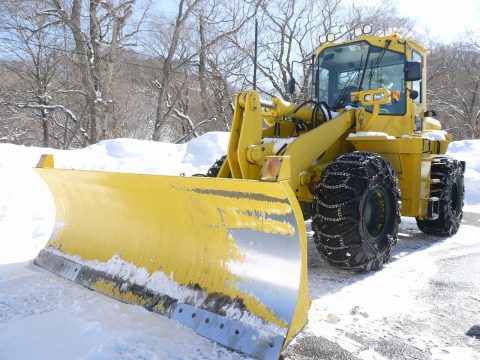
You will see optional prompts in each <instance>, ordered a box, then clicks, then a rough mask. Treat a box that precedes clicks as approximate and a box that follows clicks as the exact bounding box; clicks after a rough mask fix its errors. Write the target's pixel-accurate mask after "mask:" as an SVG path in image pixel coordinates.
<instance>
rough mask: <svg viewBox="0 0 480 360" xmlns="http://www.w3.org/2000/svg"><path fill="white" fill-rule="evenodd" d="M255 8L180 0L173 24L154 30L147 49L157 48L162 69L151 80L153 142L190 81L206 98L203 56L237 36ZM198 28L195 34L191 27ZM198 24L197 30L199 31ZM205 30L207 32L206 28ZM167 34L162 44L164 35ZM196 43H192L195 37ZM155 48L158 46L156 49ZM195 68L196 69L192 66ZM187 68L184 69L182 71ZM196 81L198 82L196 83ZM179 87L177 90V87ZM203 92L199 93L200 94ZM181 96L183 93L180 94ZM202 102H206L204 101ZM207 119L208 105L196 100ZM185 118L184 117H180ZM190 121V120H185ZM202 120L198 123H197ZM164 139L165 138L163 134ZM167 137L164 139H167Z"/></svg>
mask: <svg viewBox="0 0 480 360" xmlns="http://www.w3.org/2000/svg"><path fill="white" fill-rule="evenodd" d="M256 8H257V4H256V2H253V3H249V2H245V1H226V0H225V1H221V0H192V1H188V0H180V2H179V5H178V10H177V14H176V18H175V20H174V23H173V24H172V25H170V26H167V27H166V28H167V29H168V30H167V31H166V30H165V28H160V29H157V33H156V34H157V42H155V45H157V46H155V45H154V46H151V48H152V50H153V48H155V49H158V48H160V51H161V52H160V54H159V55H160V56H161V59H162V60H161V61H162V65H161V68H160V71H159V73H158V75H157V78H156V79H155V84H156V85H157V88H158V97H157V100H158V102H157V112H156V118H155V125H154V131H153V136H152V139H153V140H157V141H158V140H160V139H161V137H162V131H163V130H164V128H165V125H166V123H167V120H168V119H169V118H172V114H176V116H177V118H178V114H179V112H180V110H179V109H176V108H175V107H176V105H177V103H178V100H179V98H180V96H181V94H182V89H183V87H185V86H187V85H188V86H191V83H192V80H193V79H195V82H197V81H200V84H199V87H200V91H203V92H204V95H205V98H207V95H206V91H207V90H206V72H207V66H208V62H207V57H208V55H207V52H209V50H211V49H212V48H213V47H214V46H215V45H216V44H218V43H219V42H220V41H222V40H224V39H226V38H227V37H228V36H231V35H233V34H234V33H236V32H238V31H239V30H240V29H241V28H242V27H243V26H244V25H245V24H246V23H247V22H248V21H249V20H250V19H252V18H253V16H254V14H255V11H256ZM196 24H199V27H198V28H197V29H198V30H197V31H196V30H194V29H195V27H196V26H195V25H196ZM200 24H201V27H202V28H201V29H200ZM207 26H208V29H206V27H207ZM166 34H170V36H169V37H167V40H166V41H165V35H166ZM196 36H198V38H199V41H198V42H197V41H195V40H196V39H197V37H196ZM158 44H160V45H161V46H160V47H159V46H158ZM195 65H197V66H195ZM185 67H187V68H188V69H187V70H186V69H184V68H185ZM179 74H187V77H186V79H188V83H189V84H187V83H186V82H182V80H181V79H182V78H183V79H185V77H182V76H180V77H179ZM199 79H200V80H199ZM179 84H181V86H179ZM202 88H203V90H202ZM183 93H184V92H183ZM205 101H206V100H205ZM199 103H201V104H203V105H202V107H203V109H204V110H205V112H206V114H205V115H206V116H207V117H208V112H209V110H208V105H207V103H206V102H203V101H202V100H200V102H199ZM183 115H187V116H188V114H183ZM189 117H190V116H189ZM201 120H204V119H199V121H201ZM163 135H165V134H163ZM167 137H168V136H167Z"/></svg>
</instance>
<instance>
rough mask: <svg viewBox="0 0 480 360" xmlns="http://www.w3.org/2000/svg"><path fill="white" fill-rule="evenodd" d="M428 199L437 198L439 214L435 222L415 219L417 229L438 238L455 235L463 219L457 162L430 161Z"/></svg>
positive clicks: (442, 158) (461, 171)
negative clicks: (430, 180)
mask: <svg viewBox="0 0 480 360" xmlns="http://www.w3.org/2000/svg"><path fill="white" fill-rule="evenodd" d="M431 178H432V179H436V180H437V181H436V182H434V183H433V182H432V184H431V185H430V197H437V198H439V201H440V204H439V214H438V218H437V219H435V220H427V219H419V218H417V225H418V228H419V229H420V230H421V231H422V232H424V233H426V234H432V235H438V236H450V235H453V234H455V233H456V232H457V231H458V228H459V227H460V223H461V222H462V217H463V200H464V195H465V185H464V179H463V167H462V166H461V164H460V162H459V161H458V160H454V159H450V158H447V157H439V158H435V159H433V160H432V168H431Z"/></svg>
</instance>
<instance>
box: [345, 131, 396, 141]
mask: <svg viewBox="0 0 480 360" xmlns="http://www.w3.org/2000/svg"><path fill="white" fill-rule="evenodd" d="M366 136H369V137H381V138H385V139H395V137H394V136H391V135H388V134H387V133H384V132H379V131H359V132H356V133H351V134H349V135H348V137H349V138H356V137H366Z"/></svg>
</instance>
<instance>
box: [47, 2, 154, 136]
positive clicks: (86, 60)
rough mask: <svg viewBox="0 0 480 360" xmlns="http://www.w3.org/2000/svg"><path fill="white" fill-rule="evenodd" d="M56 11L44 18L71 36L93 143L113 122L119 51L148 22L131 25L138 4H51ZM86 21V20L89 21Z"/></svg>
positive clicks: (103, 134)
mask: <svg viewBox="0 0 480 360" xmlns="http://www.w3.org/2000/svg"><path fill="white" fill-rule="evenodd" d="M51 4H52V6H53V8H52V9H45V10H44V11H43V14H45V15H48V17H49V18H50V19H54V20H60V21H61V22H62V23H63V24H65V25H66V27H67V28H68V29H69V31H70V32H71V35H72V37H73V40H74V44H75V46H74V50H73V53H74V54H75V57H76V65H77V67H78V70H79V74H80V79H81V84H82V87H83V92H84V96H85V99H86V104H87V106H88V109H89V118H88V120H87V122H86V130H87V131H88V141H89V143H95V142H97V141H98V140H101V139H103V138H105V137H106V135H107V129H108V121H109V119H110V118H111V104H112V102H113V99H112V78H113V74H114V71H115V62H116V59H117V56H118V51H119V49H121V48H123V47H124V46H126V45H128V41H129V40H130V39H132V38H133V37H134V36H135V35H136V34H137V32H138V30H139V26H140V24H141V23H142V20H143V19H144V16H141V18H140V20H138V22H137V23H136V24H133V25H132V24H129V20H130V19H131V18H132V13H133V6H134V4H135V0H117V1H116V0H108V1H100V0H89V1H88V2H87V3H86V6H84V4H85V2H84V1H82V0H73V1H72V2H71V5H70V4H69V3H67V2H66V1H62V0H51ZM85 19H86V20H85Z"/></svg>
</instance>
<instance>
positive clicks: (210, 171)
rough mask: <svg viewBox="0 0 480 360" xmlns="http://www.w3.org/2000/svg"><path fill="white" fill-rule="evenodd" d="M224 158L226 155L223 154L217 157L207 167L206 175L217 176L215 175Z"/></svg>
mask: <svg viewBox="0 0 480 360" xmlns="http://www.w3.org/2000/svg"><path fill="white" fill-rule="evenodd" d="M226 158H227V155H223V156H222V157H221V158H220V159H217V161H215V162H214V163H213V165H212V166H210V169H208V171H207V176H208V177H217V175H218V173H219V171H220V168H221V167H222V165H223V163H224V162H225V159H226Z"/></svg>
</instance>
